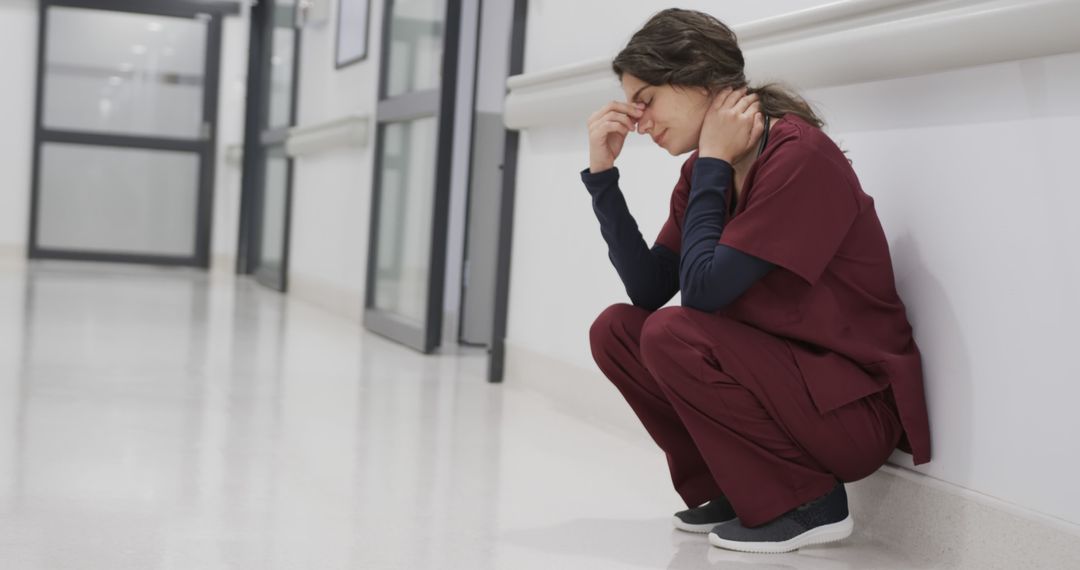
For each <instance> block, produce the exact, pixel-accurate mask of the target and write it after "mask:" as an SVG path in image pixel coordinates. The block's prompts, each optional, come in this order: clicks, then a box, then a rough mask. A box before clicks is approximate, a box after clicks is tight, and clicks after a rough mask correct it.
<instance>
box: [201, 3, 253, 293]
mask: <svg viewBox="0 0 1080 570" xmlns="http://www.w3.org/2000/svg"><path fill="white" fill-rule="evenodd" d="M249 28H250V12H249V10H248V8H247V6H246V4H245V5H244V8H243V10H242V12H241V14H240V15H239V16H229V17H227V18H225V23H224V27H223V30H222V35H223V37H222V41H221V78H220V83H219V85H218V127H217V152H216V157H217V158H216V160H217V163H216V165H215V167H214V178H215V182H214V220H213V226H212V229H211V235H210V240H211V242H210V244H211V245H210V255H211V257H212V258H213V265H214V270H215V271H219V272H222V273H231V272H233V271H235V268H236V240H237V238H238V232H239V231H240V177H241V165H239V164H235V165H234V164H229V163H227V162H226V161H225V149H226V148H227V147H229V146H230V145H241V147H242V146H243V142H244V118H245V117H244V113H245V108H246V106H247V99H246V94H247V64H248V29H249Z"/></svg>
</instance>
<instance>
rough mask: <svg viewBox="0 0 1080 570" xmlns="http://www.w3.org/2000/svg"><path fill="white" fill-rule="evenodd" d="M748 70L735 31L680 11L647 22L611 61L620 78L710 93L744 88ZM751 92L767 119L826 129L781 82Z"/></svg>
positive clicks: (698, 14)
mask: <svg viewBox="0 0 1080 570" xmlns="http://www.w3.org/2000/svg"><path fill="white" fill-rule="evenodd" d="M744 66H745V62H744V61H743V54H742V50H741V49H739V44H738V41H737V39H736V37H735V32H733V31H731V28H728V27H727V26H726V25H724V23H723V22H721V21H720V20H717V19H716V18H714V17H712V16H710V15H708V14H706V13H704V12H697V11H694V10H681V9H679V8H670V9H667V10H664V11H662V12H659V13H657V14H656V15H654V16H653V17H652V18H649V21H648V22H646V23H645V25H644V26H643V27H642V28H641V29H640V30H638V31H637V33H635V34H634V36H633V37H631V38H630V42H629V43H628V44H626V47H624V48H623V49H622V51H620V52H619V55H617V56H615V60H614V61H612V62H611V67H612V69H613V70H614V71H615V74H616V75H618V76H619V79H620V80H621V79H622V76H623V74H624V73H629V74H631V75H633V76H635V77H637V78H639V79H641V80H642V81H644V82H645V83H648V84H650V85H672V86H675V87H703V88H705V89H706V90H708V92H709V94H710V95H715V94H716V93H718V92H720V91H721V90H723V89H726V88H728V87H733V88H736V89H738V88H740V87H746V86H747V83H746V76H745V75H744V73H743V67H744ZM748 92H749V93H757V94H758V97H760V101H761V111H762V113H765V114H766V115H768V116H771V117H779V116H781V115H783V114H785V113H791V114H793V115H798V116H799V117H801V118H802V119H803V120H805V121H806V122H808V123H810V124H811V125H814V126H816V127H818V128H821V127H823V126H824V125H825V121H823V120H821V118H819V117H818V116H817V114H816V113H815V112H814V110H813V109H812V108H811V107H810V104H809V103H807V102H806V100H805V99H803V98H802V97H800V96H799V95H798V94H797V93H795V92H794V91H792V90H791V89H790V88H788V87H786V86H784V85H782V84H779V83H767V84H765V85H761V86H758V87H749V89H748Z"/></svg>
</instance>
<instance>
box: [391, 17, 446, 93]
mask: <svg viewBox="0 0 1080 570" xmlns="http://www.w3.org/2000/svg"><path fill="white" fill-rule="evenodd" d="M445 16H446V1H445V0H394V2H393V13H392V15H391V20H390V42H389V50H390V70H389V72H390V74H389V77H388V82H387V93H386V95H387V96H388V97H393V96H395V95H401V94H404V93H410V92H413V91H424V90H428V89H437V88H438V87H439V85H440V84H441V81H442V53H443V27H444V26H443V20H444V18H445Z"/></svg>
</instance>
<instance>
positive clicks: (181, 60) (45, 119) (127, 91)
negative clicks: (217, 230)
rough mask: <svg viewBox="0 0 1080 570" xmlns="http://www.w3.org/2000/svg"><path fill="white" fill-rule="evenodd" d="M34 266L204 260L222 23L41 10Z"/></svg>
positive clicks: (66, 7)
mask: <svg viewBox="0 0 1080 570" xmlns="http://www.w3.org/2000/svg"><path fill="white" fill-rule="evenodd" d="M40 6H41V8H40V9H41V19H40V36H39V55H38V86H37V87H38V90H37V92H38V103H37V118H36V123H37V128H36V132H35V148H34V166H33V177H34V179H33V189H32V194H31V196H32V197H31V215H30V236H29V244H30V247H29V255H30V257H31V258H59V259H82V260H97V261H125V262H136V263H154V264H169V265H191V266H198V267H207V266H208V265H209V257H210V256H209V247H210V239H209V238H210V216H211V211H210V208H211V204H212V200H211V194H212V191H213V169H214V147H215V137H214V130H215V129H214V126H215V122H216V119H217V84H218V67H219V64H218V57H219V52H220V46H221V18H222V16H223V14H224V13H226V12H229V13H235V11H236V10H237V6H236V5H231V6H229V5H225V4H222V5H219V6H213V5H205V4H196V3H193V2H176V3H174V4H165V3H149V2H132V1H130V0H43V1H42V2H41V5H40Z"/></svg>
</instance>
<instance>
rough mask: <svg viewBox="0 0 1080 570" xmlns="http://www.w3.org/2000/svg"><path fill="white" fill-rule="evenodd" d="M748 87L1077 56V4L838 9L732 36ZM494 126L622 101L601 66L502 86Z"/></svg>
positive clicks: (844, 5) (825, 83) (1005, 1)
mask: <svg viewBox="0 0 1080 570" xmlns="http://www.w3.org/2000/svg"><path fill="white" fill-rule="evenodd" d="M734 31H735V33H736V34H737V35H738V36H739V38H740V44H741V46H742V48H743V55H744V57H745V59H746V70H747V76H748V79H750V81H751V82H752V83H754V84H759V83H763V82H766V81H769V80H780V81H783V82H785V83H787V84H789V85H791V86H793V87H795V88H798V89H812V88H820V87H830V86H836V85H848V84H852V83H862V82H867V81H879V80H885V79H894V78H900V77H911V76H915V75H924V74H928V73H935V72H941V71H948V70H952V69H959V68H963V67H972V66H976V65H985V64H992V63H1001V62H1005V61H1015V60H1021V59H1028V58H1034V57H1044V56H1049V55H1057V54H1062V53H1069V52H1075V51H1080V2H1078V1H1077V0H841V1H838V2H833V3H830V4H826V5H824V6H819V7H816V8H809V9H806V10H800V11H797V12H793V13H791V14H785V15H782V16H776V17H772V18H766V19H763V20H758V21H754V22H749V23H747V24H744V25H741V26H735V27H734ZM507 87H508V88H509V93H508V94H507V96H506V102H505V112H504V115H503V121H504V123H505V125H506V127H507V128H509V129H515V130H520V129H528V128H531V127H541V126H550V125H553V124H562V123H568V122H575V121H582V122H583V121H584V120H585V118H586V117H588V115H589V113H591V112H592V111H593V110H595V109H596V108H597V107H599V106H600V105H602V104H603V102H604V101H605V100H609V99H613V98H615V99H622V98H623V97H624V95H623V93H622V90H621V89H620V88H619V86H618V81H617V79H616V78H615V76H614V74H613V73H612V72H611V63H610V59H609V58H600V59H594V60H589V61H584V62H580V63H575V64H571V65H566V66H562V67H558V68H554V69H549V70H543V71H539V72H532V73H525V74H522V75H516V76H513V77H510V78H509V79H508V80H507Z"/></svg>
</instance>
